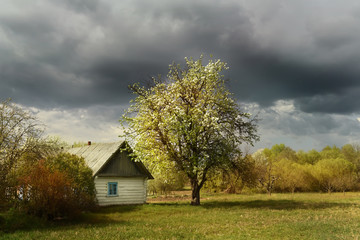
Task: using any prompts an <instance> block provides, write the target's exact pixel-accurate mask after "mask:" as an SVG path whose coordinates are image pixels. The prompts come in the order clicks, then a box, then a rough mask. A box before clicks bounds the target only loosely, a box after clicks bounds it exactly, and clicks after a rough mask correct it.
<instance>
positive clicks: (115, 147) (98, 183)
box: [68, 141, 154, 206]
mask: <svg viewBox="0 0 360 240" xmlns="http://www.w3.org/2000/svg"><path fill="white" fill-rule="evenodd" d="M130 151H131V149H130ZM68 152H69V153H71V154H75V155H77V156H80V157H83V158H84V159H85V161H86V163H87V164H88V166H89V167H90V168H91V169H92V170H93V176H94V181H95V188H96V196H97V200H98V203H99V205H100V206H107V205H118V204H143V203H145V202H146V196H147V193H146V190H147V180H148V179H154V178H153V176H152V175H151V174H150V172H149V171H148V170H147V169H146V167H145V166H144V164H143V163H142V162H141V161H133V160H131V158H130V157H129V153H130V152H129V146H128V144H127V142H126V141H123V142H120V143H99V144H93V145H91V143H90V142H89V144H88V145H87V146H84V147H79V148H71V149H69V150H68Z"/></svg>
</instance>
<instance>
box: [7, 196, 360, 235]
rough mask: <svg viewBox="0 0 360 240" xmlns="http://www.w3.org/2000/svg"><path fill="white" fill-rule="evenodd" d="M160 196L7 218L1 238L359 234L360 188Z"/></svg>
mask: <svg viewBox="0 0 360 240" xmlns="http://www.w3.org/2000/svg"><path fill="white" fill-rule="evenodd" d="M175 199H176V198H175ZM157 200H159V199H150V201H151V203H149V204H147V205H139V206H118V207H108V208H102V209H99V210H98V211H96V212H93V213H86V214H83V215H82V217H81V219H78V220H76V221H72V222H68V221H64V220H63V221H58V222H52V223H45V222H41V221H39V220H36V219H33V218H30V217H24V218H23V219H22V220H21V221H19V219H17V220H15V222H14V223H11V221H10V220H8V222H7V225H6V224H5V225H6V226H5V225H4V224H3V226H5V227H3V231H7V232H0V234H1V235H0V239H87V240H90V239H292V240H295V239H317V240H318V239H359V238H360V193H346V195H343V194H342V193H335V194H319V193H306V194H304V193H301V194H300V193H299V194H293V195H292V194H273V195H272V196H268V195H263V194H255V195H226V194H215V195H206V194H204V195H203V199H202V205H201V206H199V207H194V206H190V205H189V201H188V200H178V199H177V200H175V201H174V200H172V201H170V200H168V201H166V199H165V201H159V202H157ZM5 218H6V216H5ZM9 221H10V222H9ZM11 224H15V226H14V225H11ZM4 228H5V229H4ZM16 228H20V229H18V230H15V229H16ZM9 230H15V231H10V232H9Z"/></svg>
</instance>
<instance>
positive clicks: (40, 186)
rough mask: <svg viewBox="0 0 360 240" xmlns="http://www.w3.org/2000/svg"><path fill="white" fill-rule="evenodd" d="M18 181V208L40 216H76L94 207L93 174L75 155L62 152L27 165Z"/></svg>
mask: <svg viewBox="0 0 360 240" xmlns="http://www.w3.org/2000/svg"><path fill="white" fill-rule="evenodd" d="M17 180H18V181H17V182H18V190H17V195H18V199H19V208H20V209H21V210H22V211H25V212H27V213H29V214H32V215H36V216H38V217H43V218H47V219H49V220H51V219H54V218H59V217H74V216H76V215H78V214H79V213H80V212H81V211H83V210H87V209H90V208H91V207H92V206H94V204H95V186H94V181H93V178H92V171H91V169H90V168H88V167H87V166H86V164H85V161H84V159H82V158H79V157H77V156H75V155H70V154H64V153H62V154H59V155H57V156H55V157H49V158H48V159H47V160H40V161H37V162H35V163H34V164H32V165H31V166H24V168H23V169H22V171H21V172H20V175H19V177H18V179H17Z"/></svg>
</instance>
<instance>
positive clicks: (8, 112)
mask: <svg viewBox="0 0 360 240" xmlns="http://www.w3.org/2000/svg"><path fill="white" fill-rule="evenodd" d="M41 135H42V129H41V128H40V124H39V121H38V120H37V119H36V118H35V117H34V116H32V115H31V114H30V113H29V112H27V111H24V110H23V109H22V108H21V107H19V106H18V105H16V104H14V103H12V102H11V100H10V99H8V100H5V101H2V102H0V204H1V203H4V202H5V201H6V200H8V199H6V196H9V192H8V188H9V186H11V184H10V181H11V180H10V179H9V175H10V174H11V172H12V171H13V170H14V168H15V167H16V166H17V165H18V161H19V159H20V158H21V157H22V156H23V155H25V154H27V153H29V152H34V151H35V149H36V147H37V146H38V141H39V140H40V139H41Z"/></svg>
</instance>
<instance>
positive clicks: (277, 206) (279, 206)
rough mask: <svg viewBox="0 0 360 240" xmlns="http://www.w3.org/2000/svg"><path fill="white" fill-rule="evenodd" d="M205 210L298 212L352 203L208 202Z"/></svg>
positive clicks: (287, 201)
mask: <svg viewBox="0 0 360 240" xmlns="http://www.w3.org/2000/svg"><path fill="white" fill-rule="evenodd" d="M201 206H202V207H203V208H206V209H212V208H235V207H237V208H249V209H255V208H258V209H273V210H289V211H291V210H297V209H312V210H316V209H327V208H334V207H341V208H346V207H350V206H352V204H350V203H334V202H331V203H330V202H304V201H296V200H253V201H207V202H204V203H202V205H201Z"/></svg>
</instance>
